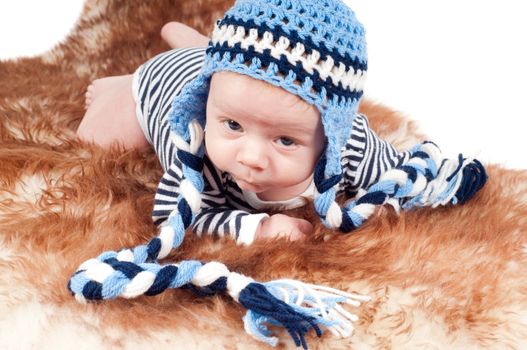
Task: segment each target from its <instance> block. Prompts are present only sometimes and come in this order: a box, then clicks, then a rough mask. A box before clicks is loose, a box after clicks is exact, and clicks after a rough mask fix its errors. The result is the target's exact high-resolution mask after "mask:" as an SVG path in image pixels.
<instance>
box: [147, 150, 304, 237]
mask: <svg viewBox="0 0 527 350" xmlns="http://www.w3.org/2000/svg"><path fill="white" fill-rule="evenodd" d="M213 172H214V175H212V174H213ZM181 177H182V171H181V162H180V161H179V160H177V159H175V160H174V161H173V163H172V164H171V166H170V168H169V169H168V171H167V172H166V173H165V174H164V175H163V177H162V179H161V181H160V183H159V186H158V189H157V193H156V196H155V204H154V211H153V213H152V215H153V220H154V223H155V224H156V225H159V224H164V222H165V221H166V220H167V218H168V216H169V215H170V213H171V212H172V211H173V210H175V209H176V208H177V196H178V193H179V184H180V181H181ZM204 178H205V188H204V191H203V193H202V195H201V196H202V197H201V207H202V209H201V210H200V212H199V213H198V214H197V215H196V217H195V220H194V224H193V225H192V230H193V231H194V232H195V233H197V234H198V235H217V236H231V237H232V238H234V239H235V240H236V242H237V243H238V244H251V243H252V242H253V241H254V240H256V239H268V238H273V237H287V238H289V239H290V240H298V239H302V238H304V234H309V233H310V232H311V231H312V229H313V228H312V225H311V224H310V223H309V222H308V221H306V220H303V219H297V218H292V217H289V216H287V215H283V214H275V215H272V216H269V215H268V214H266V213H256V214H252V213H249V212H247V211H244V210H238V209H234V208H232V207H230V206H229V205H228V204H227V201H226V198H225V195H224V193H223V192H222V191H221V186H222V185H221V181H220V179H219V176H218V174H216V173H215V170H214V169H213V168H212V165H211V164H210V163H208V162H207V161H205V166H204Z"/></svg>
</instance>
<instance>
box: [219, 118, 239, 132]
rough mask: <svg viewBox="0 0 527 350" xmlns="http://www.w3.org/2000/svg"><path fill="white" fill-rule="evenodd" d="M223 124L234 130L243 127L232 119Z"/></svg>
mask: <svg viewBox="0 0 527 350" xmlns="http://www.w3.org/2000/svg"><path fill="white" fill-rule="evenodd" d="M223 125H225V127H226V128H227V129H229V130H232V131H240V130H241V129H242V126H241V125H240V124H238V123H237V122H235V121H234V120H230V119H229V120H226V121H224V122H223Z"/></svg>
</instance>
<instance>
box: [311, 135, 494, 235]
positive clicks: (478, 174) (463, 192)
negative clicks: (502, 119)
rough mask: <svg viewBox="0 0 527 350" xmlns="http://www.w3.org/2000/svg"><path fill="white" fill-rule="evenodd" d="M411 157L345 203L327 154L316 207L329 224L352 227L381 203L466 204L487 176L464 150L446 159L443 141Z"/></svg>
mask: <svg viewBox="0 0 527 350" xmlns="http://www.w3.org/2000/svg"><path fill="white" fill-rule="evenodd" d="M410 154H411V155H410V157H409V159H408V160H407V161H406V162H404V163H402V164H400V165H399V166H397V167H395V168H393V169H391V170H388V171H386V172H385V173H384V174H383V175H381V177H380V179H379V181H378V182H377V183H375V184H373V185H371V186H370V187H369V188H368V189H367V190H366V189H364V190H362V191H361V192H360V193H359V198H358V199H355V200H352V201H351V202H348V203H347V204H346V205H345V206H344V207H340V206H339V205H338V204H337V203H336V202H335V196H336V185H337V184H338V182H339V181H340V177H341V175H335V176H333V177H330V178H327V176H325V173H324V171H325V167H326V162H327V161H326V157H325V156H324V157H323V158H322V159H321V160H320V161H319V163H318V164H317V166H316V168H315V173H314V182H315V187H316V189H317V192H318V193H317V194H316V195H315V209H316V211H317V213H318V214H319V216H320V217H321V219H322V221H323V223H324V224H325V225H326V226H327V227H328V228H334V229H339V230H340V231H342V232H350V231H352V230H354V229H356V228H358V227H359V226H361V225H362V224H363V222H364V221H365V220H366V219H368V217H370V216H371V215H372V214H373V213H374V211H375V209H376V207H377V206H380V205H384V204H390V205H392V206H393V207H394V208H395V209H396V210H397V212H398V211H399V208H400V206H401V204H402V208H403V209H411V208H414V207H425V206H432V207H437V206H439V205H447V204H450V203H451V204H454V205H455V204H457V203H461V204H463V203H465V202H466V201H468V200H469V199H470V198H472V197H473V196H474V195H475V193H476V192H477V191H479V190H480V189H481V188H482V187H483V185H484V184H485V182H486V181H487V178H488V176H487V173H486V171H485V168H484V167H483V165H482V164H481V163H480V162H479V161H478V160H477V159H472V158H465V157H463V155H462V154H459V156H458V158H457V159H443V158H442V156H441V151H440V150H439V148H438V147H437V145H436V144H435V143H433V142H431V141H425V142H423V143H421V144H418V145H416V146H415V147H414V148H413V149H412V150H411V151H410Z"/></svg>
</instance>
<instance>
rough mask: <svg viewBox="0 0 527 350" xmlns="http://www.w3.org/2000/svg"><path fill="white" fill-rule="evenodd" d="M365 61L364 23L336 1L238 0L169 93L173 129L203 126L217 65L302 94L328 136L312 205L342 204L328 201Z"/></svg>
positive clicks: (183, 131)
mask: <svg viewBox="0 0 527 350" xmlns="http://www.w3.org/2000/svg"><path fill="white" fill-rule="evenodd" d="M367 66H368V64H367V54H366V40H365V35H364V28H363V26H362V24H361V23H360V22H359V21H358V20H357V18H356V17H355V14H354V12H353V11H352V10H351V9H350V8H349V7H348V6H346V5H345V4H344V3H342V1H340V0H322V1H321V0H302V1H295V0H238V1H237V2H236V3H235V4H234V6H233V7H232V8H231V9H229V10H228V11H227V12H226V14H225V16H224V18H223V19H221V20H218V21H217V22H216V25H215V28H214V32H213V34H212V39H211V41H210V42H209V46H208V48H207V55H206V58H205V63H204V66H203V68H202V70H201V72H200V73H199V75H198V77H197V78H196V79H195V80H193V81H192V82H190V83H189V84H187V86H185V88H184V89H183V91H182V92H181V94H180V95H179V96H178V97H177V99H175V101H174V103H173V106H172V111H171V115H170V120H171V126H172V131H173V132H175V133H176V134H177V135H180V136H182V137H183V139H184V140H185V141H187V142H188V141H189V137H190V135H189V133H188V132H189V131H188V130H189V123H190V121H191V120H194V119H195V120H197V121H198V122H199V123H200V124H201V126H202V127H204V126H205V115H206V114H205V111H206V102H207V95H208V90H209V85H210V79H211V76H212V75H213V74H214V73H216V72H220V71H230V72H236V73H240V74H244V75H247V76H250V77H252V78H255V79H258V80H261V81H265V82H267V83H269V84H272V85H274V86H278V87H281V88H283V89H284V90H286V91H288V92H290V93H293V94H295V95H297V96H299V97H301V98H302V99H304V100H305V101H306V102H308V103H310V104H312V105H314V106H316V107H317V108H318V110H319V111H320V114H321V118H322V124H323V127H324V132H325V135H326V139H327V144H326V148H325V152H324V154H323V156H322V157H321V159H320V160H319V162H318V165H317V167H316V169H317V171H316V172H315V175H318V176H315V179H314V181H315V186H316V189H317V192H318V194H316V195H315V205H316V207H317V211H318V213H319V214H320V216H321V217H322V218H323V219H324V218H325V217H326V215H327V213H328V211H330V210H332V208H333V211H338V212H339V213H340V211H341V210H340V207H338V206H337V205H336V204H335V203H334V201H335V195H336V185H337V184H338V183H339V181H340V180H341V177H342V169H341V163H340V157H341V156H340V154H341V148H342V147H343V146H344V145H345V144H346V141H347V140H348V139H349V136H350V133H351V128H352V124H353V119H354V117H355V115H356V113H357V109H358V105H359V101H360V99H361V97H362V94H363V87H364V81H365V78H366V71H367ZM339 215H341V214H338V215H336V216H337V217H338V216H339ZM333 216H335V215H333ZM333 221H335V220H333ZM337 221H339V220H338V219H337ZM340 221H342V220H340ZM326 224H329V225H328V226H331V227H337V228H338V227H340V226H341V223H339V222H332V223H326Z"/></svg>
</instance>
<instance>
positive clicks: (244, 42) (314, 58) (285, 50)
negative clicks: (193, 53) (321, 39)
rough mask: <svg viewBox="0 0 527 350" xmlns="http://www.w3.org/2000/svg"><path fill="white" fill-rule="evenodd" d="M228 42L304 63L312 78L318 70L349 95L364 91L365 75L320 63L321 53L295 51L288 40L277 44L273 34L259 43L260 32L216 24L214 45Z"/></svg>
mask: <svg viewBox="0 0 527 350" xmlns="http://www.w3.org/2000/svg"><path fill="white" fill-rule="evenodd" d="M225 42H226V43H227V45H228V46H229V47H233V46H234V45H236V44H240V45H241V47H242V48H243V49H248V48H249V46H252V47H254V50H255V51H256V52H258V53H263V51H264V50H271V56H273V57H274V58H276V59H280V56H282V55H284V56H286V57H287V60H288V61H289V62H290V63H291V64H292V65H293V66H296V64H297V63H298V62H301V63H302V67H303V68H304V70H305V71H306V72H308V73H309V74H313V72H314V70H317V71H318V72H319V74H320V77H321V78H322V79H326V78H328V77H330V78H331V81H332V82H333V85H335V86H336V87H339V83H341V84H342V86H343V87H344V88H345V89H349V90H350V91H353V90H357V91H362V90H363V89H364V83H365V80H366V71H362V70H360V69H359V70H357V71H356V72H355V70H354V69H353V67H351V66H345V65H344V64H343V63H342V62H339V65H338V66H336V65H335V63H334V61H333V59H332V58H331V57H328V59H327V60H326V61H321V60H320V52H318V51H317V50H313V52H312V53H311V54H306V53H305V48H304V45H303V44H302V43H297V44H296V46H295V47H294V48H292V47H290V42H289V39H288V38H286V37H279V38H277V40H276V43H275V38H273V34H272V33H271V32H265V33H264V34H263V38H262V39H260V40H259V41H258V31H257V30H256V29H254V28H251V29H249V33H246V30H245V28H244V27H243V26H234V25H232V24H230V25H226V24H224V25H222V26H221V27H219V26H218V25H217V24H216V25H215V28H214V31H213V33H212V43H213V44H220V45H223V44H224V43H225Z"/></svg>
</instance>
